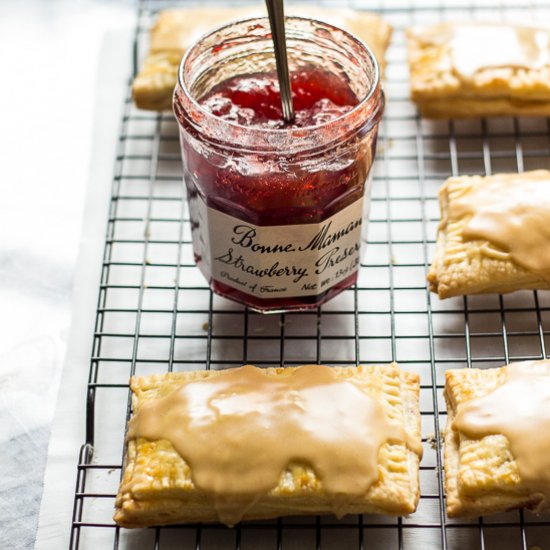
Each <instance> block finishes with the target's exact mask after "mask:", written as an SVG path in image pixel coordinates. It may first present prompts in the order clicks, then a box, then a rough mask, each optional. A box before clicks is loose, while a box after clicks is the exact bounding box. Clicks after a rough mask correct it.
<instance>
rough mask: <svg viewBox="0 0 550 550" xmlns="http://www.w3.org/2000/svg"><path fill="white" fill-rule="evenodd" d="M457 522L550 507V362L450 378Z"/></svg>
mask: <svg viewBox="0 0 550 550" xmlns="http://www.w3.org/2000/svg"><path fill="white" fill-rule="evenodd" d="M445 375H446V377H445V398H446V400H447V414H448V419H447V427H446V430H445V449H444V457H445V491H446V499H447V515H448V516H449V517H459V516H480V515H484V514H490V513H497V512H504V511H506V510H510V509H514V508H520V507H526V508H529V509H531V510H535V511H542V510H543V509H546V508H548V507H549V506H550V438H549V437H548V434H549V433H550V408H549V407H548V403H549V401H550V361H548V360H542V361H526V362H522V363H512V364H510V365H508V366H506V367H502V368H496V369H460V370H448V371H447V372H446V373H445Z"/></svg>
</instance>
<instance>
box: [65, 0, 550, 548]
mask: <svg viewBox="0 0 550 550" xmlns="http://www.w3.org/2000/svg"><path fill="white" fill-rule="evenodd" d="M173 4H174V2H170V3H169V4H168V3H165V2H158V1H154V0H149V1H143V2H141V4H140V9H139V19H138V26H137V32H136V60H137V61H136V62H137V63H139V59H140V57H141V56H142V53H143V50H144V49H145V48H146V45H145V44H146V40H147V38H146V37H147V32H148V29H149V27H150V24H151V22H152V20H153V18H154V15H155V13H156V12H157V11H158V10H159V9H161V8H164V7H167V6H168V5H173ZM190 4H191V2H187V3H185V4H184V5H190ZM220 5H221V4H220ZM333 5H334V4H333ZM338 5H340V6H341V5H342V2H340V3H339V4H338ZM350 5H352V6H353V7H356V8H358V9H361V8H365V7H368V8H369V9H371V10H372V9H374V10H375V11H379V12H380V13H381V14H382V15H383V16H384V17H385V18H386V19H387V20H388V21H389V22H390V23H391V24H392V25H393V26H394V36H393V40H392V45H391V47H390V50H389V52H388V61H389V65H388V68H387V73H386V85H385V89H386V93H387V97H388V103H387V110H386V114H385V117H384V120H383V122H382V125H381V132H380V140H379V141H380V144H379V152H378V157H377V161H376V163H375V168H374V189H373V196H372V206H371V216H370V221H369V241H368V245H367V252H366V257H365V259H364V262H363V264H362V267H361V271H360V275H359V280H358V283H357V285H356V286H355V287H354V288H352V289H350V290H348V291H345V292H343V293H342V294H341V295H339V296H338V297H336V298H335V299H333V300H332V301H330V302H329V303H327V304H326V305H324V306H323V307H321V308H319V309H318V310H316V311H313V312H307V313H303V312H302V313H288V314H278V315H270V316H264V315H260V314H257V313H254V312H252V311H249V310H247V309H246V308H244V307H241V306H239V305H236V304H233V303H231V302H228V301H226V300H224V299H222V298H219V297H218V296H216V295H213V294H212V293H211V292H210V290H209V289H208V287H207V285H206V283H205V281H204V280H203V278H202V276H201V275H200V273H199V271H198V269H197V268H196V267H195V265H194V262H193V255H192V248H191V232H190V227H189V216H188V211H187V206H186V200H185V189H184V185H183V184H182V171H181V159H180V153H179V145H178V137H177V127H176V123H175V121H174V120H173V117H172V116H171V114H170V113H163V114H155V113H149V112H144V111H139V110H137V109H136V108H135V107H134V106H133V104H132V101H131V98H130V95H129V93H128V97H127V98H126V100H125V106H124V115H123V119H122V124H121V128H120V137H119V144H118V152H117V156H116V164H115V175H114V181H113V187H112V197H111V202H110V210H109V219H108V226H107V236H106V241H105V252H104V256H103V260H102V261H103V269H102V275H101V284H100V289H99V300H98V307H97V318H96V324H95V332H94V335H93V352H92V358H91V363H90V374H89V384H88V401H87V405H88V407H87V434H86V442H85V444H84V445H83V446H82V450H81V453H80V457H79V463H78V476H77V484H76V493H75V500H74V513H73V518H72V536H71V543H70V548H71V549H72V550H76V549H82V550H84V549H93V550H96V549H106V548H111V547H112V548H114V549H119V548H125V549H130V548H131V549H134V550H137V549H141V548H143V549H163V550H164V549H175V548H178V549H183V548H189V549H195V550H208V549H213V548H216V549H226V548H234V549H237V550H239V549H241V548H243V549H249V548H262V549H264V548H274V549H277V550H291V549H305V548H312V549H316V550H321V549H323V550H328V549H348V548H349V549H355V548H357V549H358V550H363V549H384V550H385V549H391V548H398V549H404V548H413V549H414V548H434V549H435V548H441V549H444V550H445V549H463V548H478V549H480V550H485V549H495V550H496V549H498V550H501V549H507V548H514V549H522V550H528V549H529V548H531V547H532V546H538V547H540V548H542V549H543V550H544V549H548V548H550V546H549V544H550V542H549V541H550V523H548V522H547V521H546V519H545V518H538V517H536V516H534V515H531V514H530V513H527V512H525V513H524V512H521V511H519V512H518V511H516V512H510V513H506V514H501V515H498V516H491V517H487V518H480V519H475V520H450V519H449V518H447V517H446V514H445V502H444V493H443V485H442V476H440V475H439V472H441V471H442V468H443V464H442V452H441V440H440V433H441V430H442V428H443V426H444V423H445V414H446V413H445V403H444V400H443V399H442V389H443V381H444V372H445V370H446V369H447V368H461V367H464V368H468V367H490V366H499V365H502V364H504V363H508V362H509V361H514V360H524V359H537V358H542V357H546V356H547V354H546V349H547V338H548V334H549V332H548V327H549V326H550V296H549V294H550V293H537V292H518V293H514V294H512V295H506V296H498V295H491V296H477V297H468V298H454V299H449V300H445V301H440V300H439V299H438V298H437V297H435V296H433V295H430V293H429V292H428V291H427V289H426V284H425V276H426V272H427V269H428V266H429V263H430V260H431V257H432V253H433V246H434V239H435V235H436V228H437V222H438V206H437V190H438V187H439V185H440V184H441V182H442V181H443V180H444V179H445V178H446V177H448V176H450V175H458V174H476V173H480V174H490V173H494V172H501V171H509V172H514V171H522V170H528V169H534V168H550V121H548V120H546V119H531V120H529V119H513V118H506V119H491V120H473V121H456V122H452V121H450V122H449V121H442V122H433V121H426V120H422V119H421V118H419V116H418V114H417V112H416V110H415V108H414V106H413V105H412V104H411V103H410V101H409V99H408V69H407V66H406V44H405V35H404V30H405V28H406V27H408V26H409V25H411V24H416V23H428V22H437V21H440V20H443V19H456V18H459V17H460V18H464V17H465V16H467V17H469V18H475V19H485V20H486V19H509V20H513V21H516V22H517V21H522V20H526V21H533V20H543V18H544V17H546V20H548V16H549V15H550V6H548V4H547V2H541V3H532V4H530V5H529V7H527V6H526V5H525V3H522V2H518V3H517V4H516V5H511V4H507V5H506V6H505V7H502V6H501V9H495V7H494V4H493V3H489V4H487V5H485V6H481V5H479V4H477V5H476V6H475V7H474V6H467V7H466V8H465V7H464V5H450V6H444V5H443V4H442V3H441V2H436V3H435V4H425V5H422V6H418V7H415V8H414V9H413V8H411V6H410V4H406V5H402V6H399V5H397V4H396V3H392V4H390V6H389V7H388V6H384V5H383V4H382V2H381V1H380V3H379V4H376V2H370V3H369V4H368V6H367V4H366V3H365V4H363V3H361V2H360V1H356V2H353V3H351V4H350ZM545 327H546V328H545ZM390 361H398V362H399V363H400V364H401V365H402V367H403V368H405V369H411V370H415V371H417V372H419V373H420V375H421V382H422V384H421V414H422V434H423V442H424V458H423V460H422V465H421V468H420V476H421V499H420V504H419V507H418V511H417V512H416V513H415V514H412V515H411V516H409V517H405V518H398V519H395V518H388V517H383V516H359V517H357V516H350V517H346V518H344V519H342V520H339V521H338V520H336V519H334V518H333V517H317V518H315V517H313V518H283V519H279V520H272V521H259V522H245V523H243V524H241V525H238V526H237V527H235V528H234V529H228V528H226V527H223V526H219V525H207V526H202V527H201V526H198V525H190V526H175V527H166V528H162V529H158V528H157V529H146V530H136V531H128V530H121V529H119V528H118V527H116V526H115V525H114V523H113V521H112V519H111V517H112V513H113V504H114V496H115V493H116V490H117V486H118V482H119V479H120V475H121V461H122V453H123V440H124V429H125V425H126V421H127V418H128V414H129V410H130V401H129V389H128V378H129V376H131V375H134V374H137V375H145V374H152V373H158V372H163V371H166V370H191V369H203V368H206V369H210V368H213V369H217V368H224V367H227V366H231V365H241V364H244V363H254V364H257V365H297V364H301V363H325V364H334V365H337V364H358V363H363V364H365V363H376V362H384V363H385V362H390Z"/></svg>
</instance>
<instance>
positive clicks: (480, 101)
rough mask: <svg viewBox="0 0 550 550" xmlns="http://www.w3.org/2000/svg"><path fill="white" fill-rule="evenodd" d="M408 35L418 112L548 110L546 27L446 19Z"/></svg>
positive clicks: (549, 33) (549, 41)
mask: <svg viewBox="0 0 550 550" xmlns="http://www.w3.org/2000/svg"><path fill="white" fill-rule="evenodd" d="M407 35H408V40H409V65H410V74H411V96H412V99H413V101H414V102H415V103H416V104H417V105H418V107H419V109H420V112H421V113H422V115H423V116H425V117H428V118H465V117H480V116H499V115H516V116H520V115H521V116H523V115H525V116H531V115H532V116H547V115H550V27H546V28H535V27H526V26H519V25H513V24H510V23H502V24H498V23H449V22H446V23H439V24H437V25H432V26H427V27H419V28H413V29H409V30H408V33H407Z"/></svg>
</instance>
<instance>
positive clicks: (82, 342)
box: [35, 29, 132, 550]
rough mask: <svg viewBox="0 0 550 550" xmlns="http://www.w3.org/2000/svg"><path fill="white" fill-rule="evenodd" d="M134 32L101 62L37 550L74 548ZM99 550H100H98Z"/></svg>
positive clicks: (117, 40) (111, 39) (118, 39)
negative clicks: (97, 313)
mask: <svg viewBox="0 0 550 550" xmlns="http://www.w3.org/2000/svg"><path fill="white" fill-rule="evenodd" d="M131 37H132V31H131V29H128V30H127V31H120V32H113V33H108V34H106V35H105V39H104V42H103V45H102V51H101V56H100V66H101V67H102V70H101V71H100V74H99V82H98V88H97V90H98V93H97V101H96V105H95V109H94V112H95V114H96V124H95V129H94V136H93V144H94V147H93V152H92V162H91V172H90V181H89V185H88V192H87V197H86V209H85V213H84V221H83V232H82V236H81V241H80V247H79V258H78V269H77V273H76V275H75V283H74V298H73V304H74V308H73V317H72V325H71V333H70V337H69V341H70V345H69V347H68V350H67V355H66V360H65V365H64V369H63V377H62V384H61V387H60V390H59V398H58V403H57V409H56V414H55V418H54V422H53V427H52V432H51V439H50V445H49V457H48V464H47V467H46V474H45V478H44V493H43V498H42V504H41V512H40V520H39V528H38V534H37V539H36V545H35V548H36V550H59V549H64V548H67V547H68V544H69V535H70V525H71V522H70V518H71V517H72V507H73V497H74V488H75V479H76V471H77V469H76V464H77V458H78V453H79V449H80V446H81V445H82V443H83V442H84V440H85V436H84V429H85V404H86V383H87V380H88V371H89V361H90V353H91V345H92V334H93V326H94V321H95V307H96V304H97V292H98V290H97V289H98V284H99V274H100V269H101V262H100V258H101V255H102V253H103V247H104V239H105V224H106V220H107V212H108V206H109V196H110V190H111V184H112V177H113V166H114V157H115V150H116V144H117V138H118V130H119V125H120V113H121V107H122V99H123V97H124V93H125V92H126V81H125V78H124V76H125V75H127V74H128V68H129V67H130V48H131ZM98 550H99V549H98Z"/></svg>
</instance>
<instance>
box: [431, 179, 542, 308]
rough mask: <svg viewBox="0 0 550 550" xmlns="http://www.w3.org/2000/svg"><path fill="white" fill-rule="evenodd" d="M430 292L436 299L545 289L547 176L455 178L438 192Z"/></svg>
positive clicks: (449, 180)
mask: <svg viewBox="0 0 550 550" xmlns="http://www.w3.org/2000/svg"><path fill="white" fill-rule="evenodd" d="M439 205H440V209H441V221H440V223H439V231H438V236H437V243H436V250H435V257H434V260H433V262H432V265H431V267H430V271H429V273H428V281H429V284H430V290H432V291H433V292H437V294H438V295H439V297H440V298H448V297H450V296H460V295H465V294H483V293H505V292H512V291H515V290H522V289H523V290H525V289H550V172H549V171H548V170H534V171H531V172H524V173H522V174H497V175H494V176H486V177H482V176H460V177H453V178H449V179H448V180H447V181H446V182H445V183H444V184H443V186H442V187H441V189H440V191H439Z"/></svg>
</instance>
